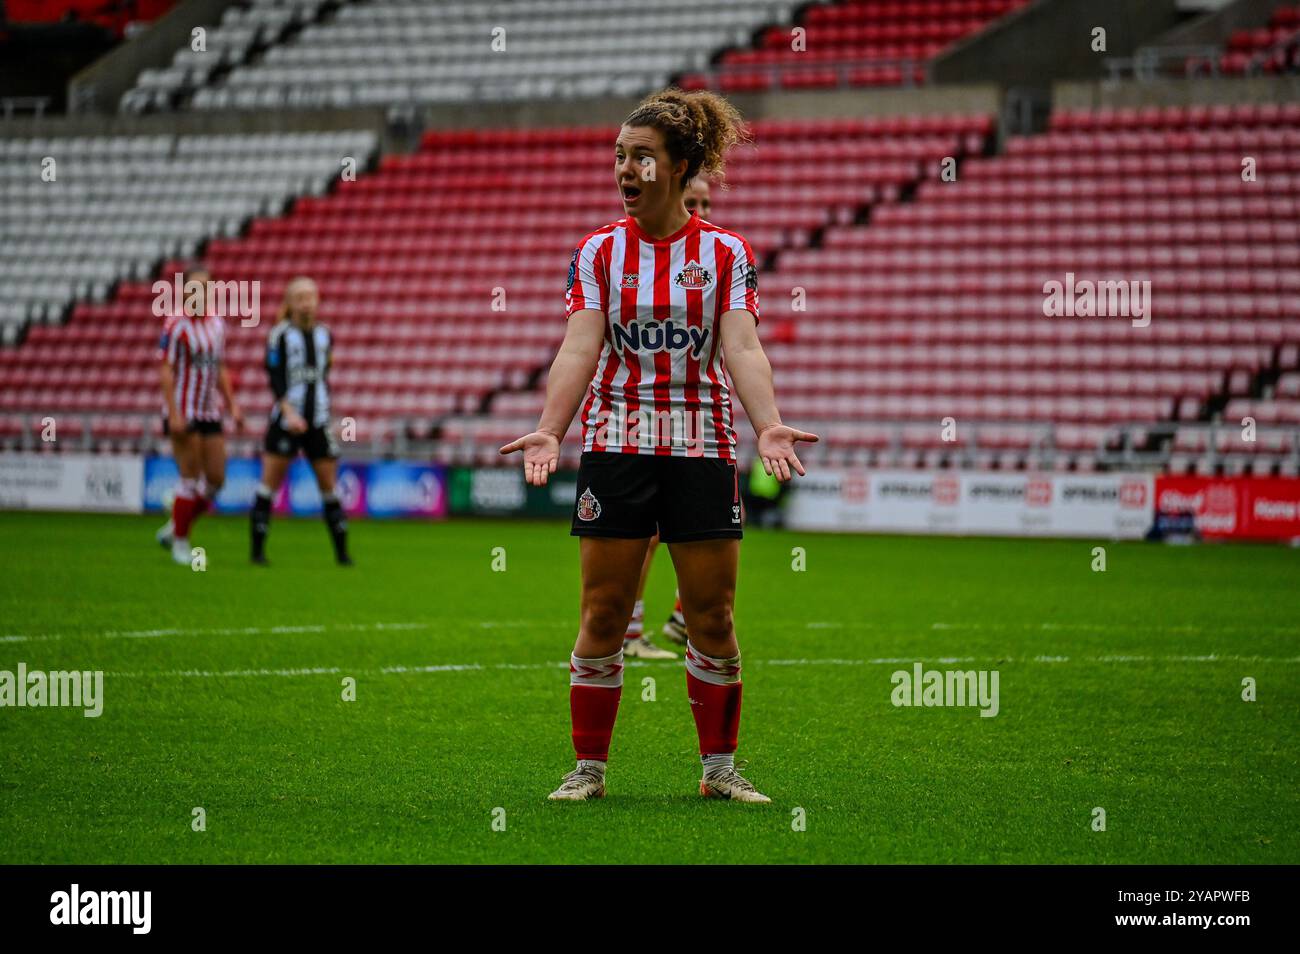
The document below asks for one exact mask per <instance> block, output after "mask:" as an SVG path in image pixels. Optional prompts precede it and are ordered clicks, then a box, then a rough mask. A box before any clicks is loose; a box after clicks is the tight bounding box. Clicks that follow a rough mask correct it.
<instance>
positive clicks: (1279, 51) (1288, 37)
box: [1219, 6, 1300, 75]
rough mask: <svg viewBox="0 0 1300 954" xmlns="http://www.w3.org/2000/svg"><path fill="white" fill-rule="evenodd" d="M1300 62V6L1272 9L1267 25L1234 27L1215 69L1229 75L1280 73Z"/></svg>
mask: <svg viewBox="0 0 1300 954" xmlns="http://www.w3.org/2000/svg"><path fill="white" fill-rule="evenodd" d="M1298 66H1300V6H1283V7H1278V8H1277V9H1276V10H1274V11H1273V15H1272V17H1271V18H1270V19H1269V22H1268V25H1267V26H1263V27H1260V28H1259V29H1255V30H1237V31H1235V32H1234V33H1233V34H1232V36H1230V37H1229V38H1228V43H1227V49H1226V50H1224V52H1223V54H1222V56H1221V57H1220V58H1219V69H1220V70H1221V71H1222V72H1224V73H1227V74H1229V75H1241V74H1243V73H1247V72H1263V73H1282V72H1286V71H1288V70H1289V71H1295V69H1296V68H1297V67H1298Z"/></svg>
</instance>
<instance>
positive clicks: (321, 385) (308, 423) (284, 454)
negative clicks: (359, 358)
mask: <svg viewBox="0 0 1300 954" xmlns="http://www.w3.org/2000/svg"><path fill="white" fill-rule="evenodd" d="M319 307H320V291H319V290H318V289H317V288H316V283H315V282H314V281H312V280H311V279H310V278H305V277H298V278H295V279H293V280H292V281H290V282H289V284H288V286H287V287H286V288H285V290H284V303H283V304H282V305H281V306H280V313H279V320H278V321H276V323H275V327H274V328H272V329H271V333H270V336H269V337H268V339H267V343H266V371H267V374H268V376H269V377H270V380H271V393H272V395H273V396H274V397H275V403H274V404H273V405H272V407H271V420H270V423H269V425H268V426H267V429H266V441H265V443H264V445H263V453H262V482H261V483H260V484H258V487H257V493H256V496H255V497H254V498H253V509H252V511H251V512H250V515H249V533H250V536H251V541H252V560H253V562H254V563H258V564H262V565H265V564H266V562H267V560H266V535H267V532H268V531H269V530H270V527H271V502H272V501H273V500H274V499H275V495H276V493H277V492H278V491H279V489H280V485H281V484H283V483H284V478H285V476H286V475H287V474H288V473H289V465H290V464H291V463H292V462H293V459H294V457H296V456H297V454H298V452H299V451H300V450H301V451H302V452H303V453H304V454H305V455H306V456H307V460H309V461H310V462H311V469H312V471H314V472H315V474H316V486H317V487H319V488H320V495H321V502H322V505H323V508H324V517H325V524H326V526H327V527H329V532H330V540H331V541H333V544H334V559H335V560H336V561H337V562H338V563H339V565H340V566H351V565H352V558H351V557H350V556H349V555H348V525H347V520H346V519H345V518H344V516H343V505H342V504H341V503H340V502H339V498H338V496H337V494H335V492H334V487H335V481H336V479H337V477H338V456H339V453H338V446H337V445H336V444H335V442H334V436H333V435H332V434H331V433H330V429H329V428H330V392H329V381H328V378H329V372H330V368H331V367H332V365H333V363H334V339H333V338H332V337H331V336H330V332H329V329H328V328H326V327H325V326H324V325H322V324H319V323H318V322H317V321H316V312H317V309H318V308H319Z"/></svg>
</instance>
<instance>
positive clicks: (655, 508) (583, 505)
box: [569, 451, 744, 543]
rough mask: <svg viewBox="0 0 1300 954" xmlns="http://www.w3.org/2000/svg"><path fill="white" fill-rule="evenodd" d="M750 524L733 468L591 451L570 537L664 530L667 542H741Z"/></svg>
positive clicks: (726, 463)
mask: <svg viewBox="0 0 1300 954" xmlns="http://www.w3.org/2000/svg"><path fill="white" fill-rule="evenodd" d="M743 519H744V511H743V510H742V508H741V503H740V477H739V474H738V473H737V471H736V464H735V462H734V461H730V460H719V459H718V458H716V457H657V456H654V455H651V454H621V453H614V452H609V451H586V452H585V453H583V455H582V460H581V461H580V463H579V464H578V499H577V501H576V502H575V504H574V509H573V529H572V530H570V531H569V532H570V533H572V534H573V536H575V537H621V538H624V539H632V538H637V537H652V536H654V534H655V531H656V530H658V531H659V539H660V540H662V541H663V542H664V543H688V542H690V541H692V540H733V539H734V540H738V539H740V537H741V536H742V532H741V526H742V521H743Z"/></svg>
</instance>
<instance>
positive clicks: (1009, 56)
mask: <svg viewBox="0 0 1300 954" xmlns="http://www.w3.org/2000/svg"><path fill="white" fill-rule="evenodd" d="M1177 6H1178V5H1177V0H1038V2H1037V3H1034V4H1031V5H1030V6H1027V7H1024V8H1022V9H1020V10H1018V11H1016V12H1014V13H1011V14H1009V15H1008V16H1007V17H1006V18H1004V19H1003V20H1000V21H998V22H997V23H995V24H993V26H991V27H990V28H989V29H987V30H983V31H981V32H979V33H976V34H974V35H973V36H970V37H968V38H967V39H965V40H962V41H960V42H958V43H957V44H956V45H955V46H954V47H953V48H952V49H950V50H949V51H948V52H946V53H942V54H940V55H939V56H938V57H936V58H935V59H934V61H933V62H932V63H931V64H930V72H929V78H930V81H931V82H934V83H963V82H971V81H974V80H983V81H985V82H989V81H993V82H998V83H1004V84H1006V85H1008V86H1030V87H1037V86H1043V85H1045V84H1044V81H1045V79H1051V78H1061V79H1063V78H1068V77H1085V76H1101V75H1102V73H1103V70H1104V63H1105V58H1106V57H1108V56H1128V55H1130V54H1132V53H1133V51H1134V50H1136V49H1137V48H1138V47H1140V46H1142V45H1144V44H1146V43H1148V42H1149V41H1150V40H1152V39H1154V38H1155V37H1156V36H1158V35H1159V34H1161V33H1163V32H1165V31H1166V30H1169V29H1171V28H1172V27H1174V26H1175V25H1176V24H1177V23H1178V22H1179V14H1178V9H1177ZM1096 27H1103V28H1105V30H1106V51H1105V52H1104V53H1101V52H1094V51H1093V49H1092V31H1093V29H1094V28H1096Z"/></svg>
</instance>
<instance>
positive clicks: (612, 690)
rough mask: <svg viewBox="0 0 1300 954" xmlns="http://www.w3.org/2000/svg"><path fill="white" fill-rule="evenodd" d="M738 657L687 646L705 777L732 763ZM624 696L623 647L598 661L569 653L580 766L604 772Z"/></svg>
mask: <svg viewBox="0 0 1300 954" xmlns="http://www.w3.org/2000/svg"><path fill="white" fill-rule="evenodd" d="M742 690H743V686H742V684H741V681H740V655H739V654H737V655H735V656H730V657H726V658H718V657H714V656H706V655H705V654H704V653H702V652H700V651H699V650H698V649H696V648H695V646H694V645H693V644H691V643H689V642H688V643H687V644H686V691H687V695H688V697H689V699H690V704H691V714H692V715H693V716H694V717H695V730H696V732H697V734H698V735H699V740H700V761H701V763H702V764H703V766H704V774H705V775H706V776H709V775H713V774H716V773H718V772H721V771H724V770H726V769H730V768H733V767H734V765H735V752H736V745H737V741H738V737H739V735H740V702H741V692H742ZM622 695H623V651H622V650H621V649H620V650H619V651H618V652H616V653H614V654H613V655H611V656H604V657H602V658H600V659H583V658H580V657H579V656H576V655H572V656H570V657H569V713H570V716H571V717H572V720H573V751H574V754H575V755H576V756H577V759H578V767H579V768H584V767H588V768H591V769H594V770H595V771H598V772H599V773H601V774H602V775H603V774H604V772H605V765H606V763H607V762H608V761H609V743H610V739H611V737H612V736H613V734H614V721H615V719H616V718H617V717H618V703H619V700H620V699H621V698H622Z"/></svg>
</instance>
